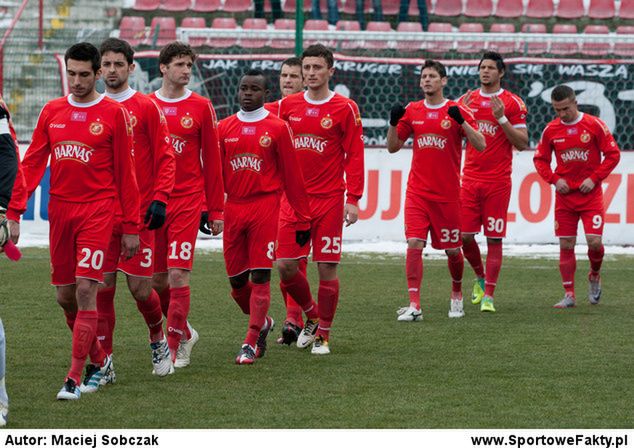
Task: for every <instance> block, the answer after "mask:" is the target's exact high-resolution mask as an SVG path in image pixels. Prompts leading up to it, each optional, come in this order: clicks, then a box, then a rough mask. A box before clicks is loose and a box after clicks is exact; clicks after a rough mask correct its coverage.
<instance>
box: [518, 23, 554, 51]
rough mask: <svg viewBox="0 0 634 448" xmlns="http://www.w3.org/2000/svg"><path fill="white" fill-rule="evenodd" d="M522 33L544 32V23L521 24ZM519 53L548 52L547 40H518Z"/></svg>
mask: <svg viewBox="0 0 634 448" xmlns="http://www.w3.org/2000/svg"><path fill="white" fill-rule="evenodd" d="M522 33H538V34H544V33H546V25H544V24H543V23H525V24H524V25H522ZM519 44H520V47H519V51H520V53H522V52H526V54H530V55H533V54H544V53H547V52H548V42H528V43H526V42H520V43H519Z"/></svg>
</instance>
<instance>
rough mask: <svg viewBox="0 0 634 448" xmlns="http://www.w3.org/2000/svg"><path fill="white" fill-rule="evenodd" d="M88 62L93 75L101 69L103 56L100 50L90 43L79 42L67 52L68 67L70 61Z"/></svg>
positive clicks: (65, 61) (65, 56) (65, 59)
mask: <svg viewBox="0 0 634 448" xmlns="http://www.w3.org/2000/svg"><path fill="white" fill-rule="evenodd" d="M69 59H73V60H75V61H88V62H90V64H91V65H92V71H93V73H97V71H98V70H99V69H100V68H101V55H100V54H99V50H97V47H95V46H94V45H93V44H91V43H89V42H79V43H77V44H75V45H73V46H71V47H70V48H69V49H68V50H66V54H64V63H65V64H66V65H68V60H69Z"/></svg>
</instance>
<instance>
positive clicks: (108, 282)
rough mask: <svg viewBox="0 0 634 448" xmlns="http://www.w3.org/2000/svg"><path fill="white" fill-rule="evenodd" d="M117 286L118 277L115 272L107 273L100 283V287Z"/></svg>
mask: <svg viewBox="0 0 634 448" xmlns="http://www.w3.org/2000/svg"><path fill="white" fill-rule="evenodd" d="M115 286H117V277H116V276H115V275H114V274H106V275H104V276H103V283H102V284H101V285H99V289H106V288H114V287H115Z"/></svg>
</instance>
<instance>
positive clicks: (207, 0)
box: [192, 0, 222, 12]
mask: <svg viewBox="0 0 634 448" xmlns="http://www.w3.org/2000/svg"><path fill="white" fill-rule="evenodd" d="M221 6H222V3H221V1H220V0H194V4H193V5H192V11H196V12H216V11H220V8H221Z"/></svg>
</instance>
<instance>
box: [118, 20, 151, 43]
mask: <svg viewBox="0 0 634 448" xmlns="http://www.w3.org/2000/svg"><path fill="white" fill-rule="evenodd" d="M145 35H146V31H145V19H144V18H143V17H137V16H123V17H122V18H121V23H120V24H119V38H120V39H123V40H125V41H127V42H128V43H129V44H130V45H132V46H133V47H135V46H137V45H139V44H141V43H143V42H144V41H145Z"/></svg>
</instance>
